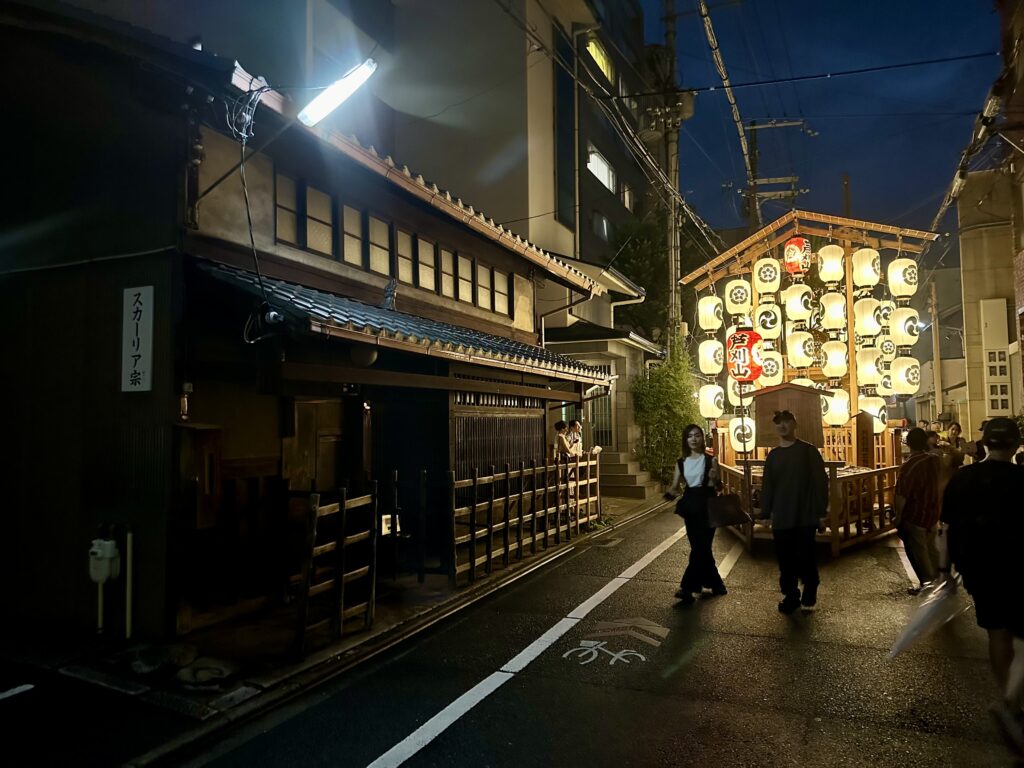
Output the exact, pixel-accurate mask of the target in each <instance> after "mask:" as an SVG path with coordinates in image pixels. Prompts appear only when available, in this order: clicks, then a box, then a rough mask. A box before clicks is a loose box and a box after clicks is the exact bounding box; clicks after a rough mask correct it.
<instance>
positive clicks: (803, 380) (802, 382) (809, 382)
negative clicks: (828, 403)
mask: <svg viewBox="0 0 1024 768" xmlns="http://www.w3.org/2000/svg"><path fill="white" fill-rule="evenodd" d="M789 383H790V384H796V385H798V386H801V387H810V388H811V389H824V387H823V386H822V385H821V384H819V383H818V382H816V381H814V380H813V379H808V378H807V377H806V376H802V377H800V378H798V379H793V380H792V381H791V382H789Z"/></svg>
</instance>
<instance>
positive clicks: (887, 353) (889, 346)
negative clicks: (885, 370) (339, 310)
mask: <svg viewBox="0 0 1024 768" xmlns="http://www.w3.org/2000/svg"><path fill="white" fill-rule="evenodd" d="M875 347H876V348H877V349H878V352H879V353H880V354H881V355H882V360H883V361H884V362H886V363H891V362H892V361H893V360H895V359H896V342H895V341H893V339H892V336H891V335H890V334H888V333H882V334H880V335H879V336H878V338H877V339H875Z"/></svg>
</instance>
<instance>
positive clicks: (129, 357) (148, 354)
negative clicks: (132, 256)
mask: <svg viewBox="0 0 1024 768" xmlns="http://www.w3.org/2000/svg"><path fill="white" fill-rule="evenodd" d="M121 317H122V319H121V391H122V392H149V391H150V390H151V389H152V388H153V381H152V373H153V286H152V285H144V286H141V287H139V288H125V289H124V308H123V311H122V315H121Z"/></svg>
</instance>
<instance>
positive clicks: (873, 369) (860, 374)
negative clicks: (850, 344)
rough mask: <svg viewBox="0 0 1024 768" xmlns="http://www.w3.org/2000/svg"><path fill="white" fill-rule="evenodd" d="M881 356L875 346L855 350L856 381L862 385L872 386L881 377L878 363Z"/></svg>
mask: <svg viewBox="0 0 1024 768" xmlns="http://www.w3.org/2000/svg"><path fill="white" fill-rule="evenodd" d="M880 362H881V356H880V354H879V352H878V350H877V349H876V348H875V347H866V348H865V349H858V350H857V383H858V384H860V385H861V386H862V387H873V386H875V385H876V384H877V383H878V379H879V378H880V377H881V375H882V374H881V371H880V369H879V364H880Z"/></svg>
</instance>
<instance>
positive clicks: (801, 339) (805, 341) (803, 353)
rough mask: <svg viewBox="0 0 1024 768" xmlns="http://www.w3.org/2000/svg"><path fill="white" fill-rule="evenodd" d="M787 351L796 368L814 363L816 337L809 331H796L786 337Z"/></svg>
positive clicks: (807, 366)
mask: <svg viewBox="0 0 1024 768" xmlns="http://www.w3.org/2000/svg"><path fill="white" fill-rule="evenodd" d="M786 353H787V354H788V355H789V364H790V365H791V366H793V367H794V368H809V367H810V366H812V365H814V337H813V336H811V334H810V333H808V332H807V331H794V332H793V333H791V334H789V336H787V337H786Z"/></svg>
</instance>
